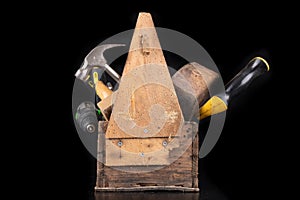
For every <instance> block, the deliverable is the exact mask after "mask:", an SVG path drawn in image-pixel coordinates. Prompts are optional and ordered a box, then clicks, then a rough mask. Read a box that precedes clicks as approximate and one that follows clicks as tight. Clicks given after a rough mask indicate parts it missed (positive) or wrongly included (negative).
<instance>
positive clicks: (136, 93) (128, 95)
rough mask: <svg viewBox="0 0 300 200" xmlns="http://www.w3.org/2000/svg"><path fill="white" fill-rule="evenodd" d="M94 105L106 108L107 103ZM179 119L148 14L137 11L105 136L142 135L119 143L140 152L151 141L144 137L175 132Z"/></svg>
mask: <svg viewBox="0 0 300 200" xmlns="http://www.w3.org/2000/svg"><path fill="white" fill-rule="evenodd" d="M98 106H99V107H100V106H101V109H102V108H103V109H106V108H108V106H107V105H104V106H103V105H102V104H98ZM104 107H105V108H104ZM183 122H184V120H183V115H182V112H181V109H180V105H179V102H178V98H177V96H176V92H175V89H174V86H173V82H172V79H171V77H170V74H169V71H168V67H167V64H166V61H165V58H164V55H163V51H162V49H161V47H160V43H159V39H158V36H157V33H156V30H155V27H154V24H153V21H152V17H151V15H150V14H149V13H140V14H139V16H138V19H137V23H136V27H135V30H134V33H133V36H132V41H131V44H130V49H129V52H128V57H127V60H126V64H125V67H124V70H123V74H122V78H121V81H120V85H119V88H118V92H117V93H116V95H115V99H114V106H113V109H112V113H111V116H110V118H109V125H108V129H107V132H106V138H107V139H116V138H119V139H123V138H143V139H142V140H136V139H133V140H132V141H127V143H130V145H124V146H123V147H122V149H124V150H126V151H131V152H132V151H133V152H138V151H139V152H141V147H148V146H149V145H151V144H150V143H151V142H150V139H147V138H155V137H157V138H161V137H165V138H166V139H167V138H170V137H173V136H176V135H177V134H178V133H180V131H181V126H182V125H183ZM158 140H161V139H158ZM159 142H160V141H159ZM156 146H158V145H157V143H155V144H152V149H151V148H144V149H145V151H147V149H151V150H153V148H154V147H156ZM159 148H161V146H160V147H159ZM134 149H136V150H134ZM110 150H111V149H110ZM142 152H143V150H142ZM164 156H165V155H164ZM107 159H110V157H107ZM107 162H108V160H107ZM149 164H151V163H149ZM152 164H153V163H152Z"/></svg>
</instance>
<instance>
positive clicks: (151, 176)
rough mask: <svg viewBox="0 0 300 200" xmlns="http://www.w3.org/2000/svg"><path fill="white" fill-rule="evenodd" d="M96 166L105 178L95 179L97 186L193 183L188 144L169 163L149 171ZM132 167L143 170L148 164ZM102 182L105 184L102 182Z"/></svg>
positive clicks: (187, 184) (191, 157) (179, 184)
mask: <svg viewBox="0 0 300 200" xmlns="http://www.w3.org/2000/svg"><path fill="white" fill-rule="evenodd" d="M197 154H198V153H197ZM197 156H198V155H195V157H197ZM197 159H198V158H197ZM98 166H99V167H103V169H98V170H99V171H104V172H105V175H104V176H101V178H104V179H105V180H104V181H103V180H101V178H99V179H97V180H98V181H99V183H97V184H96V185H97V186H98V187H103V185H105V186H104V187H112V188H120V187H125V188H131V187H135V188H138V187H142V186H178V187H189V188H194V185H195V184H194V183H195V181H193V178H194V177H193V174H192V171H193V156H192V146H190V147H189V148H188V149H187V151H186V152H185V153H184V154H183V155H182V156H181V157H180V158H179V159H178V160H176V161H175V162H174V163H172V164H171V165H169V166H165V167H163V168H162V169H159V170H155V171H151V172H146V173H130V172H128V171H125V170H124V171H123V170H122V167H118V168H117V169H116V168H114V167H108V166H105V165H100V164H98ZM127 167H130V166H123V168H124V169H125V168H127ZM134 167H135V168H136V170H145V169H142V168H148V166H134ZM139 168H140V169H139ZM99 175H100V174H99ZM103 182H104V183H105V184H102V183H103ZM193 184H194V185H193ZM101 185H102V186H101ZM195 188H197V187H195Z"/></svg>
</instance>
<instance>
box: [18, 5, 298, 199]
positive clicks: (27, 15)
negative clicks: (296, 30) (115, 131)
mask: <svg viewBox="0 0 300 200" xmlns="http://www.w3.org/2000/svg"><path fill="white" fill-rule="evenodd" d="M162 3H164V4H163V5H162ZM35 6H37V8H34V9H33V8H31V9H24V10H23V12H22V13H24V14H23V15H22V14H21V15H20V17H19V18H18V19H17V21H18V22H21V23H20V24H23V26H24V27H25V28H22V29H19V31H21V32H22V33H23V34H22V37H21V38H20V37H19V36H18V37H17V39H16V40H17V41H20V42H21V40H22V42H25V44H24V45H23V46H25V47H29V48H28V49H32V50H31V51H29V50H28V52H27V53H29V54H30V55H28V56H27V54H26V56H25V60H24V61H25V62H27V63H32V56H33V54H34V56H35V62H34V65H35V68H34V69H35V70H34V71H38V73H39V75H38V77H36V79H35V77H34V78H28V77H27V78H26V81H28V83H29V87H30V88H32V89H31V90H29V91H28V92H29V94H28V96H31V95H34V96H37V98H38V100H36V101H35V102H34V106H35V107H38V109H37V110H38V113H39V114H38V117H36V118H39V119H36V121H38V124H39V125H40V126H38V127H39V129H38V131H34V132H37V134H34V138H35V140H34V142H33V143H34V145H30V150H32V151H30V154H31V155H33V156H32V157H33V158H32V159H29V160H28V163H34V164H33V166H31V165H30V166H31V167H29V166H28V165H25V166H24V167H25V168H26V170H28V171H27V172H28V175H29V176H28V179H31V178H33V174H34V175H35V176H34V177H37V178H38V179H36V182H35V184H34V185H31V186H30V187H31V192H33V194H39V195H40V194H41V196H40V197H41V198H45V197H48V196H52V195H54V197H56V198H68V199H93V198H94V196H93V187H94V184H95V175H96V166H95V164H96V162H95V160H94V158H93V157H92V156H91V155H89V153H88V152H87V151H86V149H85V148H84V146H83V144H82V143H81V141H80V139H79V137H78V135H77V132H76V130H75V126H74V122H73V116H72V89H73V83H74V79H75V77H74V74H75V72H76V71H77V69H78V68H79V67H80V64H81V62H82V61H83V59H84V57H85V56H86V54H87V53H88V52H89V51H90V50H91V49H92V48H94V47H95V46H96V45H97V44H98V43H100V42H101V41H102V40H104V39H106V38H107V37H110V36H112V35H114V34H116V33H119V32H121V31H125V30H128V29H132V28H134V26H135V22H136V18H137V16H138V13H139V12H142V11H144V12H150V13H151V14H152V17H153V21H154V23H155V25H156V26H158V27H164V28H169V29H173V30H176V31H179V32H182V33H184V34H186V35H188V36H190V37H191V38H193V39H195V40H196V41H197V42H198V43H199V44H201V45H202V46H203V47H204V48H205V49H206V51H207V52H208V53H209V54H210V56H211V57H212V59H213V60H214V62H215V63H216V64H217V66H218V68H219V71H220V73H221V75H222V78H223V80H224V82H225V83H226V82H228V81H229V80H230V79H231V78H232V77H233V76H234V75H235V74H236V73H238V72H239V70H240V69H242V67H243V66H244V65H245V64H246V63H247V62H248V61H249V60H250V59H251V58H252V57H254V56H262V57H264V58H265V59H266V60H267V61H268V62H269V64H270V68H271V69H270V72H269V73H267V74H265V75H264V76H263V77H259V78H258V79H257V80H256V81H255V83H253V84H252V85H250V87H249V88H248V89H247V91H245V92H244V93H243V94H241V95H240V96H238V97H237V98H235V99H234V100H233V101H232V102H231V104H230V107H229V110H228V111H227V118H226V123H225V126H224V129H223V132H222V135H221V137H220V139H219V141H218V143H217V145H216V146H215V148H214V149H213V150H212V151H211V152H210V154H209V155H208V156H207V157H205V158H204V159H201V160H200V174H199V177H200V187H201V193H200V195H202V199H257V198H268V197H271V196H272V197H273V196H275V195H277V194H278V193H279V191H281V190H282V187H283V185H284V183H283V182H282V181H281V179H282V178H283V177H284V176H285V172H286V171H283V170H280V169H281V168H280V167H279V166H280V165H281V164H282V163H286V161H285V160H286V158H285V156H284V155H285V154H284V149H283V148H282V143H284V141H285V137H284V136H283V134H285V131H283V132H282V131H280V130H279V129H281V127H282V124H283V121H282V119H281V118H282V117H283V116H282V115H283V114H282V112H281V111H278V109H277V107H278V105H285V104H284V99H285V98H283V96H287V94H288V89H287V88H288V85H287V84H286V83H285V81H283V80H285V79H287V78H286V77H287V76H286V74H287V73H286V71H287V69H288V67H287V66H284V64H286V61H287V60H288V57H287V55H289V56H291V54H292V51H291V50H290V49H289V48H288V47H287V46H286V44H287V43H289V42H288V41H289V39H290V37H291V35H292V34H293V31H292V29H293V27H294V26H295V25H294V24H293V20H294V19H295V17H293V14H294V13H293V12H292V11H290V10H289V8H288V7H286V5H282V4H278V5H275V4H274V3H272V5H271V4H268V3H264V2H261V1H260V2H258V1H257V2H256V1H251V2H240V3H237V4H236V3H229V2H223V3H217V2H215V1H212V2H210V4H207V2H202V1H199V2H197V4H196V1H178V2H176V1H171V2H162V1H155V0H152V1H120V2H118V1H98V2H97V3H90V2H89V3H88V2H80V3H75V2H72V3H70V4H64V5H63V4H58V3H45V4H43V5H42V4H40V5H35ZM271 7H272V8H271ZM282 11H285V12H288V14H286V15H284V18H283V15H281V13H282ZM12 24H13V23H12ZM33 52H34V53H33ZM283 53H285V54H283ZM36 63H38V65H36ZM31 67H32V68H33V66H31ZM40 72H42V73H40ZM289 77H291V76H290V74H289ZM288 79H292V78H288ZM37 85H38V86H39V87H42V89H38V87H37ZM37 98H35V99H37ZM27 101H28V102H30V100H27V98H26V99H25V100H24V102H27ZM41 113H42V114H41ZM45 127H46V128H45ZM30 130H32V128H30ZM274 130H275V131H274ZM284 130H286V129H284ZM278 131H279V133H278ZM40 155H42V156H40ZM136 195H137V194H134V196H135V198H136V199H159V198H160V196H159V195H160V194H158V195H157V196H153V194H149V195H147V194H146V195H145V194H142V195H141V196H136ZM178 195H179V196H178V198H185V199H189V198H191V196H184V195H183V196H182V195H181V196H180V194H178ZM166 197H168V195H167V196H166V194H164V195H163V194H162V198H166ZM110 198H111V199H113V198H121V197H119V196H110ZM126 198H129V197H128V196H127V197H126ZM172 198H173V196H172Z"/></svg>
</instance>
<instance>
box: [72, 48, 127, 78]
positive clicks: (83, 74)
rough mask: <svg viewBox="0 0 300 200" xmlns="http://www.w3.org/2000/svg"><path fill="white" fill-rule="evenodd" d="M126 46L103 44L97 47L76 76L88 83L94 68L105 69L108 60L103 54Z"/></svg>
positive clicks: (86, 58)
mask: <svg viewBox="0 0 300 200" xmlns="http://www.w3.org/2000/svg"><path fill="white" fill-rule="evenodd" d="M119 46H125V44H103V45H99V46H97V47H95V48H94V49H93V50H91V51H90V53H89V54H88V55H87V56H86V57H85V59H84V62H83V65H82V66H81V67H80V68H79V69H78V71H77V72H76V74H75V76H76V77H77V78H79V79H80V80H82V81H84V82H85V81H87V79H88V77H89V73H90V71H91V70H92V69H93V68H94V67H104V65H105V64H107V63H106V59H105V58H104V56H103V52H104V51H105V50H107V49H110V48H113V47H119Z"/></svg>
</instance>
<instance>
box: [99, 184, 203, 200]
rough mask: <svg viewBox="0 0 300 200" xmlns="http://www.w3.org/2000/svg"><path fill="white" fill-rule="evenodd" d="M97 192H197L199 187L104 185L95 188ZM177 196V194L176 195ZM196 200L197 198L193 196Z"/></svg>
mask: <svg viewBox="0 0 300 200" xmlns="http://www.w3.org/2000/svg"><path fill="white" fill-rule="evenodd" d="M95 190H96V191H98V192H145V191H181V192H198V191H199V188H190V187H178V186H142V187H129V188H126V187H119V188H115V187H106V188H99V187H96V188H95ZM177 198H178V195H177ZM195 200H198V198H195Z"/></svg>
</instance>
